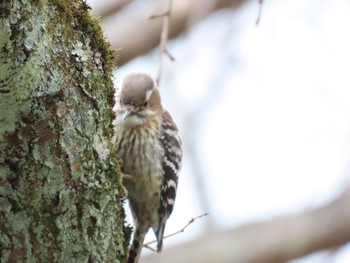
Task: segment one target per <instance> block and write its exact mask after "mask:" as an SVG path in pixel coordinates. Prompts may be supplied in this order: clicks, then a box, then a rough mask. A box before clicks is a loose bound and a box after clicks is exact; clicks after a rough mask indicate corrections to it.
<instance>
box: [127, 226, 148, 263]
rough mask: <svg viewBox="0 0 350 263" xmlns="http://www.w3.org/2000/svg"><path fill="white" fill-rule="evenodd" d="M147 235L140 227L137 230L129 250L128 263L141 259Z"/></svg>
mask: <svg viewBox="0 0 350 263" xmlns="http://www.w3.org/2000/svg"><path fill="white" fill-rule="evenodd" d="M145 236H146V232H145V231H141V230H140V229H136V230H135V233H134V237H133V239H132V243H131V247H130V250H129V256H128V263H137V262H138V261H139V258H140V255H141V251H142V247H143V241H144V240H145Z"/></svg>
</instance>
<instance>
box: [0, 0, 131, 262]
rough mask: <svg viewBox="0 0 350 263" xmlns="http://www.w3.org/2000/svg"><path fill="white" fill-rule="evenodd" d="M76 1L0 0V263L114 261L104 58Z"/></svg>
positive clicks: (116, 239)
mask: <svg viewBox="0 0 350 263" xmlns="http://www.w3.org/2000/svg"><path fill="white" fill-rule="evenodd" d="M88 9H89V8H88V7H87V6H86V4H85V2H84V1H80V0H74V1H73V0H5V1H4V0H3V1H0V262H24V261H25V262H123V261H124V259H125V251H126V247H127V245H128V241H129V235H130V229H128V228H127V227H125V225H124V218H125V215H124V210H123V206H122V201H121V198H120V196H121V194H122V188H121V186H120V171H119V168H118V164H117V163H116V161H115V159H114V158H113V155H114V154H113V151H114V150H113V146H112V144H111V137H112V133H113V129H112V120H113V119H114V114H113V111H112V107H113V104H114V88H113V83H112V81H111V76H112V69H113V63H112V61H113V53H112V52H111V49H110V47H109V45H108V44H107V43H106V41H105V40H104V38H103V35H102V32H101V29H100V26H99V24H98V23H97V22H96V21H95V19H94V18H92V17H91V16H90V15H89V13H88Z"/></svg>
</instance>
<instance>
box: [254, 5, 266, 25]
mask: <svg viewBox="0 0 350 263" xmlns="http://www.w3.org/2000/svg"><path fill="white" fill-rule="evenodd" d="M263 2H264V0H258V3H259V11H258V17H257V19H256V21H255V25H256V26H257V25H259V23H260V19H261V13H262V6H263Z"/></svg>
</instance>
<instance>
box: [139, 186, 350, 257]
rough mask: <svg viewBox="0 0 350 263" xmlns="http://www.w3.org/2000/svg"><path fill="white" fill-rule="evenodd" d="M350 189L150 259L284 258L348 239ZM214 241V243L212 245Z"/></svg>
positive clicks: (213, 234) (166, 251)
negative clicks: (319, 203)
mask: <svg viewBox="0 0 350 263" xmlns="http://www.w3.org/2000/svg"><path fill="white" fill-rule="evenodd" d="M349 204H350V190H349V189H345V191H343V192H342V193H341V194H340V195H339V196H338V197H337V198H336V199H334V200H333V201H331V202H330V203H328V204H325V205H323V206H321V207H318V208H314V209H310V210H307V211H304V212H301V213H299V214H294V215H288V216H280V217H277V218H274V219H270V220H265V221H261V222H256V223H250V224H246V225H242V226H238V227H235V228H233V229H231V230H226V231H215V232H214V231H211V232H207V233H205V235H203V236H202V237H200V238H199V239H197V240H195V241H192V242H188V243H185V244H180V245H178V246H176V247H170V248H168V249H166V250H165V251H163V253H162V254H161V255H157V257H152V255H150V256H146V257H144V258H143V261H142V262H144V263H148V262H152V263H157V262H164V259H166V262H167V263H173V262H202V263H209V262H213V259H214V258H215V259H216V260H215V261H216V262H223V263H226V262H265V263H268V262H286V261H288V260H291V259H294V258H298V257H302V256H305V255H308V254H310V253H313V252H316V251H320V250H324V249H334V248H335V247H339V246H342V245H344V244H346V243H348V242H350V210H349ZM213 244H215V245H213Z"/></svg>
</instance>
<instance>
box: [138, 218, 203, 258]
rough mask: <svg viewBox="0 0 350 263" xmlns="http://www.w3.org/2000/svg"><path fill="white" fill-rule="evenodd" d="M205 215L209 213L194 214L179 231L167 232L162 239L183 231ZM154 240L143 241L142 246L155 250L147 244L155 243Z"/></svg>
mask: <svg viewBox="0 0 350 263" xmlns="http://www.w3.org/2000/svg"><path fill="white" fill-rule="evenodd" d="M207 215H209V213H204V214H202V215H200V216H196V217H193V218H191V220H190V221H188V223H187V224H186V225H185V226H184V227H183V228H181V229H180V230H179V231H176V232H174V233H172V234H169V235H167V236H164V237H163V239H166V238H169V237H172V236H175V235H178V234H180V233H183V232H185V230H186V228H187V227H189V225H191V224H192V223H194V221H196V220H197V219H199V218H202V217H204V216H207ZM156 242H157V240H153V241H150V242H147V243H144V244H143V246H144V247H145V248H148V249H150V250H152V251H154V252H156V250H155V249H153V248H152V247H150V246H149V245H151V244H153V243H156Z"/></svg>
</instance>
